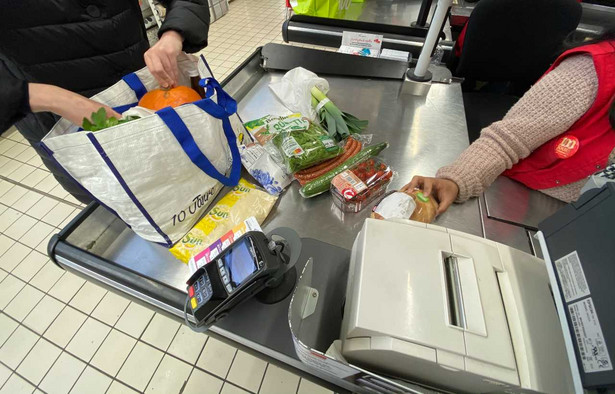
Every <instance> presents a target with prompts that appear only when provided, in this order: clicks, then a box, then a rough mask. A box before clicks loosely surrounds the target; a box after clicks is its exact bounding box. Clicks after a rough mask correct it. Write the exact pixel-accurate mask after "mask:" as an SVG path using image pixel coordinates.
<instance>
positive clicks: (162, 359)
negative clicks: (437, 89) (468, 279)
mask: <svg viewBox="0 0 615 394" xmlns="http://www.w3.org/2000/svg"><path fill="white" fill-rule="evenodd" d="M230 9H231V10H230V12H229V14H228V15H226V16H225V17H223V18H222V19H220V20H219V21H217V22H215V23H214V24H213V25H212V26H211V28H210V34H209V43H210V44H209V47H208V48H207V49H205V50H204V51H203V52H204V54H205V56H206V57H207V60H208V61H209V64H210V65H211V66H212V69H213V71H214V74H215V76H216V77H217V78H218V79H220V80H222V79H223V78H224V77H225V76H227V75H228V74H229V73H230V72H231V71H232V70H233V69H234V68H236V67H237V66H238V65H239V64H240V62H241V61H242V60H243V59H244V58H246V57H247V56H248V55H249V54H251V53H252V52H253V51H254V50H255V49H256V47H258V46H260V45H263V44H265V43H267V42H271V41H274V42H281V33H280V32H281V24H282V21H283V19H284V15H285V9H284V1H283V0H235V1H234V2H232V3H231V5H230ZM82 208H83V206H82V205H81V204H80V203H79V202H78V201H77V200H75V199H74V198H73V197H71V196H70V195H68V193H66V192H65V191H64V189H63V188H62V187H61V186H60V185H59V184H58V183H57V182H56V180H55V178H54V177H53V176H52V175H51V174H49V172H48V171H47V169H46V168H45V166H44V165H43V164H42V162H41V160H40V158H39V157H38V156H37V154H36V153H35V152H34V150H33V149H32V148H31V147H30V146H29V145H28V144H27V143H26V142H25V141H24V139H23V137H21V135H20V134H19V133H18V132H17V131H15V130H14V129H12V130H8V131H7V132H5V133H4V134H2V136H1V137H0V393H2V394H3V393H8V394H19V393H32V392H36V393H40V392H46V393H68V392H70V393H109V394H111V393H133V392H148V393H149V392H161V393H180V392H182V393H205V394H207V393H224V394H231V393H246V392H251V393H257V392H258V393H266V394H269V393H272V394H274V393H284V394H286V393H302V394H307V393H326V392H328V391H327V390H324V389H322V388H321V387H319V386H317V385H315V384H313V383H311V382H309V381H307V380H303V379H300V378H299V377H298V376H295V375H293V374H291V373H288V372H286V371H285V370H283V369H280V368H278V367H276V366H273V365H269V364H267V363H266V362H265V361H262V360H260V359H257V358H255V357H253V356H251V355H249V354H247V353H244V352H243V351H239V350H237V349H235V348H233V347H231V346H229V345H227V344H225V343H222V342H220V341H218V340H216V339H214V338H208V337H207V336H206V335H203V334H195V333H194V332H192V331H191V330H190V329H188V328H187V327H185V326H182V325H181V324H179V323H177V322H175V321H173V320H170V319H168V318H167V317H165V316H163V315H160V314H157V313H154V312H153V311H151V310H149V309H146V308H144V307H142V306H140V305H138V304H136V303H132V302H130V301H129V300H127V299H124V298H123V297H121V296H118V295H116V294H114V293H111V292H108V291H106V290H105V289H103V288H101V287H99V286H96V285H94V284H92V283H89V282H86V281H84V280H83V279H81V278H79V277H77V276H75V275H73V274H71V273H69V272H65V271H63V270H61V269H60V268H58V267H56V266H55V265H54V264H53V263H52V262H50V261H49V259H48V257H47V256H46V247H47V243H48V241H49V238H50V237H51V236H52V235H53V234H54V233H56V232H58V231H59V230H60V229H61V228H63V227H64V226H65V225H66V224H67V223H68V222H69V221H70V220H71V218H73V217H74V216H75V215H76V214H78V213H79V211H80V210H81V209H82Z"/></svg>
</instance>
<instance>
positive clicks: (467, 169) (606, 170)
mask: <svg viewBox="0 0 615 394" xmlns="http://www.w3.org/2000/svg"><path fill="white" fill-rule="evenodd" d="M596 173H598V174H599V175H603V176H609V175H610V174H611V175H612V174H615V26H613V27H612V28H611V29H609V30H608V31H607V32H606V33H604V34H603V35H602V36H601V37H600V38H598V39H596V40H595V41H592V42H590V43H584V44H582V45H580V46H577V47H574V48H572V49H569V50H567V51H566V52H564V53H563V54H562V55H561V56H559V58H557V60H556V61H555V63H553V65H552V66H551V68H550V69H549V70H548V71H547V72H546V73H545V75H543V77H542V78H541V79H540V80H539V81H538V82H536V84H535V85H534V86H533V87H532V88H531V89H530V90H529V91H528V92H527V93H526V94H525V95H524V96H523V97H521V99H520V100H519V101H518V102H517V103H516V104H515V105H514V106H513V107H512V108H511V109H510V110H509V111H508V113H507V114H506V116H504V118H503V119H502V120H500V121H498V122H495V123H493V124H491V125H490V126H488V127H486V128H484V129H483V130H482V131H481V136H480V138H478V139H477V140H476V141H475V142H474V143H473V144H472V145H470V146H469V147H468V148H467V149H466V150H465V151H464V152H463V153H462V154H461V155H460V156H459V157H458V158H457V160H456V161H455V162H454V163H452V164H450V165H448V166H445V167H442V168H440V169H439V170H438V172H437V173H436V177H435V178H430V177H422V176H415V177H414V178H412V181H411V182H410V183H409V184H407V185H406V186H404V188H403V189H402V190H408V189H410V190H411V189H413V188H415V187H418V188H421V189H423V190H424V193H425V194H431V195H433V196H434V197H435V198H436V199H437V200H438V201H439V202H440V206H439V209H438V213H442V212H444V211H446V209H447V208H448V207H449V206H450V205H451V204H452V203H453V202H464V201H466V200H467V199H469V198H471V197H476V196H478V195H479V194H481V193H482V192H483V191H484V190H485V189H486V188H487V187H489V185H490V184H491V183H492V182H493V181H494V180H495V179H496V178H497V177H498V176H499V175H505V176H507V177H509V178H511V179H514V180H516V181H518V182H521V183H523V184H525V185H526V186H528V187H530V188H532V189H535V190H539V191H541V192H543V193H545V194H547V195H549V196H552V197H555V198H557V199H559V200H562V201H565V202H571V201H575V200H576V199H577V198H578V197H579V194H580V191H581V188H582V187H583V185H584V184H585V182H586V181H587V178H588V177H589V176H590V175H593V174H596Z"/></svg>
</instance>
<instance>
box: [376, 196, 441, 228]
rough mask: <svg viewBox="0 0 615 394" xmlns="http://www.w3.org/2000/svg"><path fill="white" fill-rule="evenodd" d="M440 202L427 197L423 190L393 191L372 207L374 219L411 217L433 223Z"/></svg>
mask: <svg viewBox="0 0 615 394" xmlns="http://www.w3.org/2000/svg"><path fill="white" fill-rule="evenodd" d="M437 212H438V203H437V202H436V200H435V199H434V198H431V197H425V195H424V194H423V191H422V190H420V189H414V190H412V191H410V192H399V191H395V192H391V193H390V194H389V195H387V196H386V197H384V198H383V199H382V200H381V201H380V202H379V203H378V205H376V206H375V207H374V208H373V209H372V215H371V217H372V218H374V219H410V220H416V221H417V222H423V223H431V222H433V221H434V220H435V219H436V215H437Z"/></svg>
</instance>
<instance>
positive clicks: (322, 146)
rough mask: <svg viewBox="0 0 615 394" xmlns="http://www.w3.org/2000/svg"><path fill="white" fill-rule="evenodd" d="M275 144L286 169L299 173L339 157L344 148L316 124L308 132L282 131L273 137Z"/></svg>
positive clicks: (311, 125)
mask: <svg viewBox="0 0 615 394" xmlns="http://www.w3.org/2000/svg"><path fill="white" fill-rule="evenodd" d="M272 141H273V144H274V145H275V147H276V148H278V150H279V151H280V154H281V155H282V159H283V160H284V164H285V165H286V169H287V170H288V171H289V172H291V173H294V172H297V171H300V170H303V169H305V168H308V167H311V166H313V165H315V164H319V163H322V162H323V161H325V160H328V159H331V158H334V157H337V156H339V155H340V154H341V153H342V148H341V147H340V146H338V145H337V144H336V143H335V141H334V140H333V139H332V138H331V137H329V135H328V134H327V132H326V131H324V130H323V129H322V128H321V127H320V126H317V125H316V124H313V123H312V124H310V127H309V128H308V129H307V130H290V131H281V132H279V133H278V134H277V135H276V136H275V137H273V140H272Z"/></svg>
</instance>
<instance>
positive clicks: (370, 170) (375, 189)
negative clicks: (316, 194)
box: [331, 158, 393, 212]
mask: <svg viewBox="0 0 615 394" xmlns="http://www.w3.org/2000/svg"><path fill="white" fill-rule="evenodd" d="M392 177H393V171H392V170H391V168H390V167H389V166H388V165H387V164H386V163H385V162H383V161H382V160H380V159H378V158H369V159H367V160H364V161H362V162H360V163H358V164H355V165H354V166H352V167H351V168H349V169H347V170H344V171H342V172H341V173H339V174H338V175H336V176H335V177H334V178H333V180H332V181H331V196H332V197H333V202H334V204H335V205H336V206H337V207H338V208H340V209H341V210H342V211H344V212H359V211H360V210H362V209H363V208H365V206H367V205H368V204H369V203H370V202H372V201H373V200H374V199H376V198H377V197H379V196H381V195H383V194H384V193H385V192H386V188H387V186H388V185H389V183H390V182H391V178H392Z"/></svg>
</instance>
